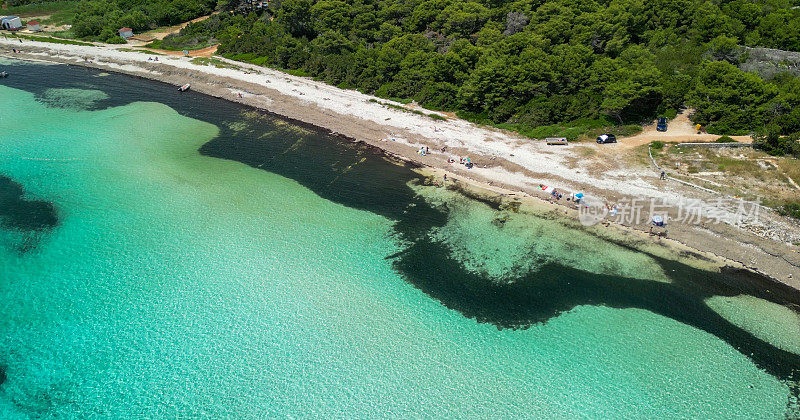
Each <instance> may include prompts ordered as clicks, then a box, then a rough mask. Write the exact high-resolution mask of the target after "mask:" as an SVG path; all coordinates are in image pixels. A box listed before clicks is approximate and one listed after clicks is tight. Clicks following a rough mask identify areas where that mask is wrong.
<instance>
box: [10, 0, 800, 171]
mask: <svg viewBox="0 0 800 420" xmlns="http://www.w3.org/2000/svg"><path fill="white" fill-rule="evenodd" d="M12 3H13V4H12ZM19 3H31V1H30V0H10V1H9V3H8V4H9V5H16V4H19ZM265 4H266V3H265ZM214 10H221V13H219V14H215V15H213V16H211V17H210V18H208V19H205V20H203V21H199V22H195V23H191V24H189V25H187V26H186V27H184V28H183V29H182V30H181V31H180V32H179V33H175V34H170V35H168V36H167V37H165V38H164V39H163V40H159V41H156V42H155V43H154V44H151V45H150V46H151V47H153V48H160V49H168V50H184V49H197V48H204V47H207V46H210V45H213V44H217V43H218V44H219V49H218V53H220V54H222V55H223V56H225V57H228V58H232V59H235V60H239V61H245V62H250V63H253V64H257V65H265V66H270V67H273V68H278V69H281V70H285V71H289V72H291V73H292V74H297V75H304V76H311V77H315V78H317V79H320V80H324V81H326V82H328V83H331V84H333V85H336V86H340V87H343V88H353V89H358V90H360V91H363V92H366V93H370V94H375V95H376V96H379V97H382V98H399V99H403V100H405V101H415V102H416V103H418V104H420V105H421V106H423V107H425V108H428V109H431V110H440V111H449V112H454V113H456V114H457V115H458V116H460V117H462V118H465V119H468V120H471V121H475V122H479V123H483V124H489V125H494V126H497V127H501V128H506V129H511V130H515V131H517V132H520V133H522V134H524V135H528V136H531V137H543V136H564V137H568V138H570V139H573V140H574V139H576V138H580V137H591V136H592V135H593V134H595V133H600V132H603V131H607V130H609V129H613V130H614V132H615V133H619V134H620V135H625V134H629V133H633V132H635V131H636V130H638V128H637V127H638V126H640V125H641V123H643V122H649V121H652V120H653V118H655V117H657V116H666V117H670V116H674V115H675V114H676V113H677V112H678V111H679V110H681V109H685V108H691V109H694V110H695V111H694V113H693V115H692V120H693V121H694V122H695V123H698V124H701V125H703V126H705V128H706V130H707V131H708V132H709V133H714V134H720V135H724V134H727V135H735V134H753V133H755V134H757V135H758V137H759V138H761V139H764V140H763V141H761V143H760V144H763V145H764V147H763V148H764V150H766V151H768V152H770V153H776V154H795V155H797V147H795V145H794V144H793V143H792V142H793V141H794V142H795V143H796V140H797V138H800V77H799V76H798V75H797V72H794V73H793V71H792V68H793V67H792V68H790V67H791V66H783V64H781V63H774V64H775V65H774V66H771V67H769V68H770V69H771V70H770V71H769V72H766V71H764V72H761V73H759V72H758V68H767V67H765V66H762V67H759V66H755V65H754V64H753V60H754V58H753V57H762V56H769V54H766V55H765V54H760V55H759V54H754V53H753V51H754V47H759V48H760V47H766V48H774V49H780V50H788V51H800V0H766V1H755V0H734V1H730V2H725V3H717V2H712V1H707V0H680V1H664V0H593V1H588V2H580V4H578V3H575V2H572V1H570V0H535V1H534V0H517V1H497V0H482V1H455V0H402V1H387V0H356V1H348V2H345V1H339V0H284V1H281V2H271V3H269V4H268V5H266V6H264V7H263V8H261V9H258V8H255V7H253V6H252V3H251V2H246V1H243V0H231V1H219V2H218V1H217V0H197V1H188V0H153V1H144V0H131V1H122V0H88V1H83V2H79V4H78V5H77V6H76V9H75V15H74V19H73V20H74V24H73V26H72V29H71V33H72V35H74V36H75V37H77V38H81V39H87V40H101V41H106V42H119V41H120V38H119V36H118V35H117V32H116V31H117V29H118V28H120V27H122V26H127V27H131V28H133V29H134V30H135V31H142V30H148V29H152V28H155V27H157V26H162V25H173V24H176V23H179V22H185V21H188V20H190V19H193V18H197V17H199V16H203V15H206V14H209V13H210V12H212V11H214ZM762 49H763V48H762ZM745 64H746V65H745ZM780 68H784V69H785V70H786V71H783V72H781V71H776V70H775V69H780ZM748 69H755V70H753V71H752V72H750V71H747V70H748Z"/></svg>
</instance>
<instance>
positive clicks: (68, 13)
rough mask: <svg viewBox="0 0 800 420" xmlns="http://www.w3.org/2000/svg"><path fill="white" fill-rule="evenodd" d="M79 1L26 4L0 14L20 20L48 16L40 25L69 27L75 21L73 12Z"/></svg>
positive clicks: (4, 10) (3, 10)
mask: <svg viewBox="0 0 800 420" xmlns="http://www.w3.org/2000/svg"><path fill="white" fill-rule="evenodd" d="M78 3H80V2H79V1H49V2H44V3H35V4H26V5H22V6H13V7H9V8H7V9H2V11H0V14H3V15H17V16H19V17H21V18H30V17H37V16H49V17H48V18H46V19H42V20H41V23H43V24H47V25H70V24H72V21H73V20H74V19H75V10H76V9H77V7H78Z"/></svg>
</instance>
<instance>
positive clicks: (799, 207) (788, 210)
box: [776, 201, 800, 219]
mask: <svg viewBox="0 0 800 420" xmlns="http://www.w3.org/2000/svg"><path fill="white" fill-rule="evenodd" d="M776 210H777V211H778V213H779V214H781V215H783V216H789V217H792V218H795V219H800V202H797V201H791V202H788V203H785V204H783V205H781V206H779V207H778V208H777V209H776Z"/></svg>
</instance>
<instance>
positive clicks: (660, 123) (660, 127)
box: [656, 117, 667, 131]
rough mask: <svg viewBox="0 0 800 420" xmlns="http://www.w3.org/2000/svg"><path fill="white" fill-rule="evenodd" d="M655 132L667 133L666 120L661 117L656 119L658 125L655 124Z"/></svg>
mask: <svg viewBox="0 0 800 420" xmlns="http://www.w3.org/2000/svg"><path fill="white" fill-rule="evenodd" d="M656 130H658V131H667V119H666V118H664V117H661V118H659V119H658V123H657V124H656Z"/></svg>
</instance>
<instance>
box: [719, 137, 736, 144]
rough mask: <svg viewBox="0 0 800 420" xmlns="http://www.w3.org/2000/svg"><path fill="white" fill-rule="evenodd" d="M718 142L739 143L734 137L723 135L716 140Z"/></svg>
mask: <svg viewBox="0 0 800 420" xmlns="http://www.w3.org/2000/svg"><path fill="white" fill-rule="evenodd" d="M714 141H715V142H716V143H738V142H737V141H736V140H734V139H732V138H731V137H730V136H722V137H720V138H718V139H716V140H714Z"/></svg>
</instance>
